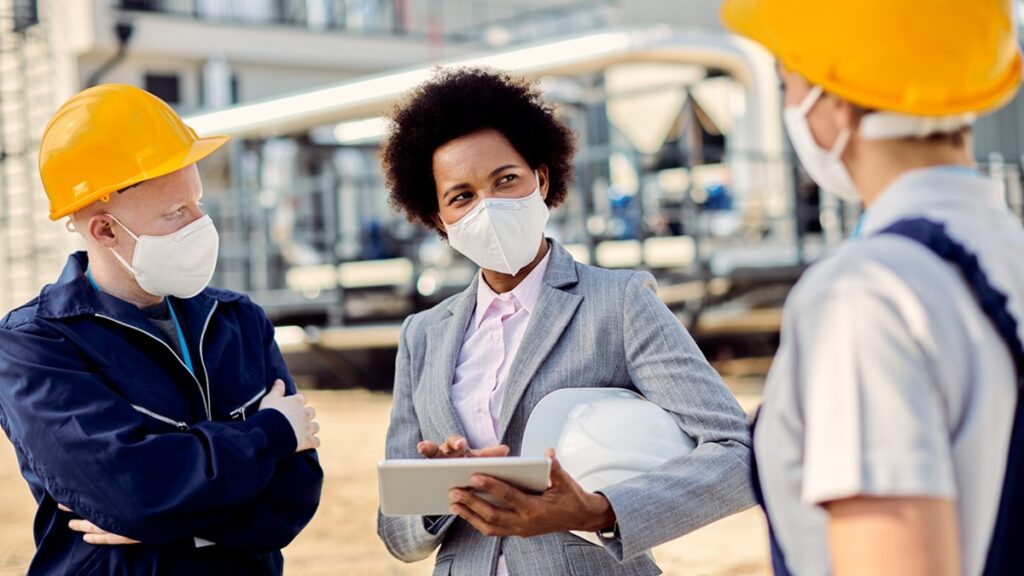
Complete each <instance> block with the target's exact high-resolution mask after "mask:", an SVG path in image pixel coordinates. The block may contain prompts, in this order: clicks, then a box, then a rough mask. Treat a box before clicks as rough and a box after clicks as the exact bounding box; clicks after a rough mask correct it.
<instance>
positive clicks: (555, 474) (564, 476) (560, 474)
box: [544, 448, 576, 488]
mask: <svg viewBox="0 0 1024 576" xmlns="http://www.w3.org/2000/svg"><path fill="white" fill-rule="evenodd" d="M544 457H546V458H547V459H548V461H549V462H551V474H550V475H549V476H548V487H550V488H554V487H556V486H566V485H570V484H575V482H576V481H575V480H573V479H572V476H569V473H568V472H566V471H565V468H562V465H561V464H560V463H559V462H558V458H556V457H555V451H554V449H552V448H548V449H547V451H546V452H545V453H544Z"/></svg>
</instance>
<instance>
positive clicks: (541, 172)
mask: <svg viewBox="0 0 1024 576" xmlns="http://www.w3.org/2000/svg"><path fill="white" fill-rule="evenodd" d="M548 175H549V172H548V166H547V164H541V165H540V166H537V182H538V184H537V185H538V186H539V187H540V197H541V198H543V199H545V200H547V199H548V190H549V189H550V187H551V186H550V184H551V180H550V179H549V178H548Z"/></svg>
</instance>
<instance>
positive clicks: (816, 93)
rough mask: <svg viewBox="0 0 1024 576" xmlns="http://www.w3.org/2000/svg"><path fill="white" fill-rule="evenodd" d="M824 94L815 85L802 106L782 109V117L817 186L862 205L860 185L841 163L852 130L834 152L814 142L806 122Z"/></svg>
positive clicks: (839, 141)
mask: <svg viewBox="0 0 1024 576" xmlns="http://www.w3.org/2000/svg"><path fill="white" fill-rule="evenodd" d="M823 93H824V91H823V90H822V88H821V86H815V87H814V89H812V90H811V92H810V93H809V94H807V97H806V98H804V101H803V102H802V103H801V104H800V105H799V106H796V107H793V106H787V107H786V109H785V110H783V112H782V117H783V120H784V121H785V123H786V130H787V131H788V132H789V139H790V141H791V142H792V143H793V149H794V150H796V155H797V157H798V158H800V162H802V163H803V165H804V169H806V170H807V173H808V174H810V176H811V178H812V179H813V180H814V181H815V182H817V183H818V186H821V187H822V188H823V189H824V190H825V191H826V192H831V193H833V194H835V195H836V196H839V197H840V198H842V199H843V200H847V201H850V202H860V200H861V198H860V191H858V190H857V185H856V184H854V183H853V178H851V177H850V172H849V171H848V170H847V169H846V165H845V164H843V160H842V156H843V151H844V150H845V149H846V145H847V144H848V143H849V142H850V130H849V129H844V130H843V131H842V132H841V133H840V134H839V137H838V138H837V139H836V143H835V146H833V147H832V150H825V149H824V148H822V147H821V146H819V145H818V143H817V142H816V141H815V140H814V135H813V134H812V133H811V126H810V124H809V123H808V122H807V115H808V114H809V113H810V111H811V109H812V108H814V105H815V104H816V103H817V102H818V100H819V99H821V95H822V94H823Z"/></svg>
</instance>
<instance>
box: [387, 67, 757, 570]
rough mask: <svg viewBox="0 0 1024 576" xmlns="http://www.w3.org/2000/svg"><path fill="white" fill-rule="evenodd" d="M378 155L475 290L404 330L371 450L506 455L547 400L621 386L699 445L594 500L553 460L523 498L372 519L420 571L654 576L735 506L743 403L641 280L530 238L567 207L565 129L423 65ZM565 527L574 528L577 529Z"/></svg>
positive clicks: (523, 95) (465, 502) (568, 136)
mask: <svg viewBox="0 0 1024 576" xmlns="http://www.w3.org/2000/svg"><path fill="white" fill-rule="evenodd" d="M391 119H392V121H393V122H392V127H391V130H390V133H389V134H388V137H387V140H386V142H385V144H384V146H383V149H382V151H381V158H382V162H383V165H384V171H385V175H386V177H387V181H388V186H389V189H390V195H391V201H392V204H393V205H394V206H395V207H396V208H398V209H399V210H401V211H403V212H404V213H405V214H406V215H407V216H408V217H409V219H411V220H414V221H418V222H420V223H422V224H423V225H425V226H427V227H430V228H432V229H434V230H435V231H436V232H437V233H438V234H439V235H440V236H441V237H442V238H447V240H448V242H449V243H450V244H451V246H452V248H454V249H455V250H457V251H459V252H461V253H462V254H464V255H465V256H466V257H468V258H469V259H470V260H472V261H473V262H475V263H476V264H478V265H479V266H480V268H481V270H480V273H479V274H478V275H477V276H476V279H475V280H474V281H473V282H472V284H471V285H470V286H469V287H468V288H467V289H466V290H465V291H463V292H462V293H460V294H457V295H455V296H453V297H451V298H449V299H448V300H446V301H445V302H442V303H440V304H438V305H437V306H435V307H434V308H432V309H430V310H426V311H424V312H421V313H419V314H415V315H413V316H411V317H409V318H408V319H407V320H406V321H405V323H404V324H403V326H402V334H401V338H400V342H399V348H398V359H397V365H396V374H395V387H394V406H393V409H392V415H391V425H390V427H389V429H388V436H387V449H386V457H387V458H388V459H395V458H457V457H478V456H507V455H513V456H514V455H518V454H519V453H520V448H521V444H522V441H523V434H524V429H525V427H526V421H527V419H528V418H529V416H530V413H531V412H532V411H533V408H534V407H535V406H536V405H537V404H538V402H540V400H541V399H542V398H544V397H545V396H546V395H547V394H549V393H551V392H553V391H556V390H561V389H569V388H624V389H628V390H631V391H633V392H636V393H638V394H640V395H642V396H643V397H644V398H646V399H647V400H648V401H650V402H653V403H654V404H656V405H657V406H659V407H660V408H662V409H663V410H664V411H667V412H668V413H669V414H671V417H672V418H673V419H674V420H675V421H676V422H677V423H678V425H679V427H680V428H682V430H683V432H685V433H686V434H687V435H688V436H689V437H690V438H692V439H693V440H694V443H695V444H696V448H694V449H693V451H692V452H689V453H688V454H685V455H682V456H679V457H677V458H673V459H670V460H668V461H667V462H665V463H664V464H662V465H660V466H658V467H657V468H654V469H653V470H650V471H649V472H645V473H642V474H640V475H639V476H636V477H633V478H631V479H629V480H626V481H623V482H620V483H618V484H613V485H610V486H606V487H605V488H603V489H601V490H600V491H599V492H589V491H587V490H585V489H584V488H583V487H581V486H580V485H579V484H578V483H577V482H576V481H575V480H574V479H573V478H572V477H571V476H569V474H567V473H566V472H565V470H564V469H563V468H562V467H561V466H560V465H559V463H558V460H557V455H556V454H554V453H553V451H549V452H548V458H549V459H550V460H551V462H552V467H551V477H550V488H549V489H548V490H547V491H545V492H544V493H542V494H527V493H525V492H522V491H520V490H518V489H516V488H515V487H513V486H511V485H508V484H505V483H503V482H501V481H500V480H498V479H495V478H491V477H486V476H477V477H474V479H473V483H474V487H475V488H477V489H478V490H479V491H481V492H486V493H488V494H489V495H490V496H491V497H493V498H494V499H497V501H500V502H501V503H502V505H501V506H496V505H494V504H491V503H489V502H488V501H487V500H485V499H483V498H481V497H480V496H479V495H478V493H477V492H474V491H471V490H462V489H455V490H452V491H451V493H450V494H449V497H450V499H451V508H450V511H451V513H450V514H449V515H446V516H441V517H422V516H399V517H388V516H384V515H379V516H378V533H379V535H380V537H381V539H382V540H383V541H384V543H385V545H386V546H387V548H388V550H389V551H390V552H391V553H392V554H393V555H394V556H395V557H397V558H399V559H401V560H404V561H406V562H412V561H416V560H420V559H423V558H426V557H427V556H429V555H430V554H431V552H433V551H434V550H435V549H437V548H438V546H440V551H439V552H438V554H437V564H436V568H435V572H434V574H446V575H449V574H451V575H459V576H461V575H467V576H479V575H491V574H497V575H498V576H504V575H505V574H514V575H524V576H534V575H557V574H577V575H586V576H605V575H608V576H611V575H647V574H660V573H661V572H660V570H659V569H658V567H657V565H656V564H655V563H654V560H653V558H652V556H651V554H650V553H649V551H650V549H651V548H652V547H654V546H656V545H658V544H662V543H664V542H667V541H669V540H672V539H675V538H678V537H679V536H682V535H683V534H686V533H688V532H690V531H692V530H694V529H696V528H699V527H701V526H704V525H706V524H708V523H710V522H713V521H714V520H717V519H719V518H722V517H724V516H728V515H730V514H733V513H735V512H738V511H740V510H742V509H744V508H746V507H748V506H750V505H751V504H752V502H753V501H752V496H751V490H750V480H749V478H750V473H749V469H748V464H747V463H748V461H749V452H750V449H749V444H750V441H749V437H748V434H747V430H746V425H745V417H744V413H743V411H742V410H741V409H740V407H739V405H738V404H737V403H736V401H735V399H734V398H733V396H732V395H731V394H730V393H729V391H728V390H727V389H726V388H725V386H724V385H723V384H722V381H721V379H720V377H719V376H718V374H717V373H716V372H715V371H714V369H713V368H711V366H710V365H709V364H708V363H707V361H706V360H705V359H704V357H703V355H702V354H701V352H700V350H699V349H698V348H697V346H696V345H695V344H694V342H693V340H692V338H690V336H689V334H688V333H687V332H686V330H685V329H684V328H683V326H682V325H681V324H680V323H679V322H678V320H677V319H676V318H675V316H674V315H673V314H672V313H671V312H670V311H669V310H668V309H667V308H666V307H665V305H664V304H663V303H662V302H661V301H660V300H658V297H657V295H656V293H655V283H654V278H653V277H652V276H651V275H650V274H648V273H646V272H632V271H611V270H603V269H600V268H595V267H591V266H586V265H583V264H580V263H577V262H575V261H574V260H573V258H572V256H571V255H570V254H569V253H568V252H567V251H566V250H565V248H563V247H562V246H561V245H559V244H558V243H557V242H555V241H554V240H551V239H549V238H546V237H545V235H544V228H545V225H546V224H547V220H548V211H549V209H552V208H556V207H557V206H558V205H559V204H561V203H562V201H563V200H564V199H565V197H566V194H568V191H569V182H570V180H571V178H572V159H573V153H574V150H575V145H574V136H573V134H572V132H571V131H570V130H569V129H568V128H566V126H565V125H563V124H562V122H561V121H559V119H558V118H557V117H556V115H555V112H554V110H553V107H552V106H551V105H550V104H548V103H547V102H545V101H544V99H543V98H542V96H541V95H540V93H539V92H538V91H537V90H536V89H534V88H533V87H531V86H530V85H528V84H526V83H525V82H523V81H522V80H519V79H515V78H511V77H509V76H507V75H505V74H502V73H498V72H494V71H489V70H482V69H475V68H461V69H446V70H440V71H439V72H438V73H437V74H436V76H435V77H434V78H433V79H432V80H430V81H428V82H426V83H425V84H423V85H421V86H419V87H418V88H416V89H414V90H413V91H412V92H411V94H410V95H409V96H408V98H407V99H406V100H405V102H404V103H402V104H401V105H400V106H398V107H397V109H396V110H395V111H394V113H393V114H392V118H391ZM581 535H582V537H581Z"/></svg>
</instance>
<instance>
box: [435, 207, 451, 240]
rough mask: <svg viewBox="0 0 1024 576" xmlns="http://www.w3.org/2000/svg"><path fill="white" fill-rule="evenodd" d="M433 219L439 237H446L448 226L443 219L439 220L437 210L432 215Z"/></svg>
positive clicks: (439, 216)
mask: <svg viewBox="0 0 1024 576" xmlns="http://www.w3.org/2000/svg"><path fill="white" fill-rule="evenodd" d="M433 220H434V226H436V227H437V230H438V232H439V233H440V234H441V237H442V238H448V227H447V226H445V224H444V220H441V215H440V214H438V213H437V212H435V213H434V216H433Z"/></svg>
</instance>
